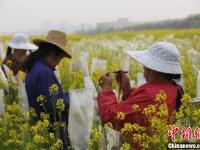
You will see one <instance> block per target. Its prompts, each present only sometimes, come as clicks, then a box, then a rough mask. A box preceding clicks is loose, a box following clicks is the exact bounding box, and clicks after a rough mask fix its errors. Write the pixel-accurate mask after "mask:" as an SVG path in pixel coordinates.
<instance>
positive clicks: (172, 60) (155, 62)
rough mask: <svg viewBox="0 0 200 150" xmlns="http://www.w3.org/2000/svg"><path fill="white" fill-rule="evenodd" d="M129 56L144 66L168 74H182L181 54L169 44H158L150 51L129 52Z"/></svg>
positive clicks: (149, 49) (150, 48)
mask: <svg viewBox="0 0 200 150" xmlns="http://www.w3.org/2000/svg"><path fill="white" fill-rule="evenodd" d="M127 54H128V55H129V56H131V57H132V58H134V59H135V60H136V61H138V62H139V63H140V64H142V65H143V66H145V67H147V68H149V69H152V70H155V71H158V72H162V73H167V74H182V69H181V65H180V53H179V51H178V50H177V48H176V46H175V45H173V44H171V43H168V42H157V43H155V44H154V45H152V46H150V47H149V48H148V50H143V51H127Z"/></svg>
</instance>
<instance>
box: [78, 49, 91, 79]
mask: <svg viewBox="0 0 200 150" xmlns="http://www.w3.org/2000/svg"><path fill="white" fill-rule="evenodd" d="M87 58H88V53H86V52H81V53H80V61H81V69H82V71H83V75H84V77H89V69H88V63H87Z"/></svg>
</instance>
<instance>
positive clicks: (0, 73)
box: [0, 67, 8, 90]
mask: <svg viewBox="0 0 200 150" xmlns="http://www.w3.org/2000/svg"><path fill="white" fill-rule="evenodd" d="M0 82H1V84H2V86H3V87H2V88H5V89H6V90H8V81H7V79H6V76H5V74H4V72H3V70H2V68H1V67H0Z"/></svg>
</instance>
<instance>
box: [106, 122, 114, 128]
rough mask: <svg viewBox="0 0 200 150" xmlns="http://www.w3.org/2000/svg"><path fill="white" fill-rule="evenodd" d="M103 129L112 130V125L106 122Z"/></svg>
mask: <svg viewBox="0 0 200 150" xmlns="http://www.w3.org/2000/svg"><path fill="white" fill-rule="evenodd" d="M105 128H108V129H113V125H112V123H111V122H108V123H106V124H105Z"/></svg>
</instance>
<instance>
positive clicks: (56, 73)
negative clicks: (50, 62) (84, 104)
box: [54, 67, 61, 82]
mask: <svg viewBox="0 0 200 150" xmlns="http://www.w3.org/2000/svg"><path fill="white" fill-rule="evenodd" d="M54 73H55V75H56V77H57V79H58V81H59V82H61V80H60V72H59V69H58V67H56V70H55V71H54Z"/></svg>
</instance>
